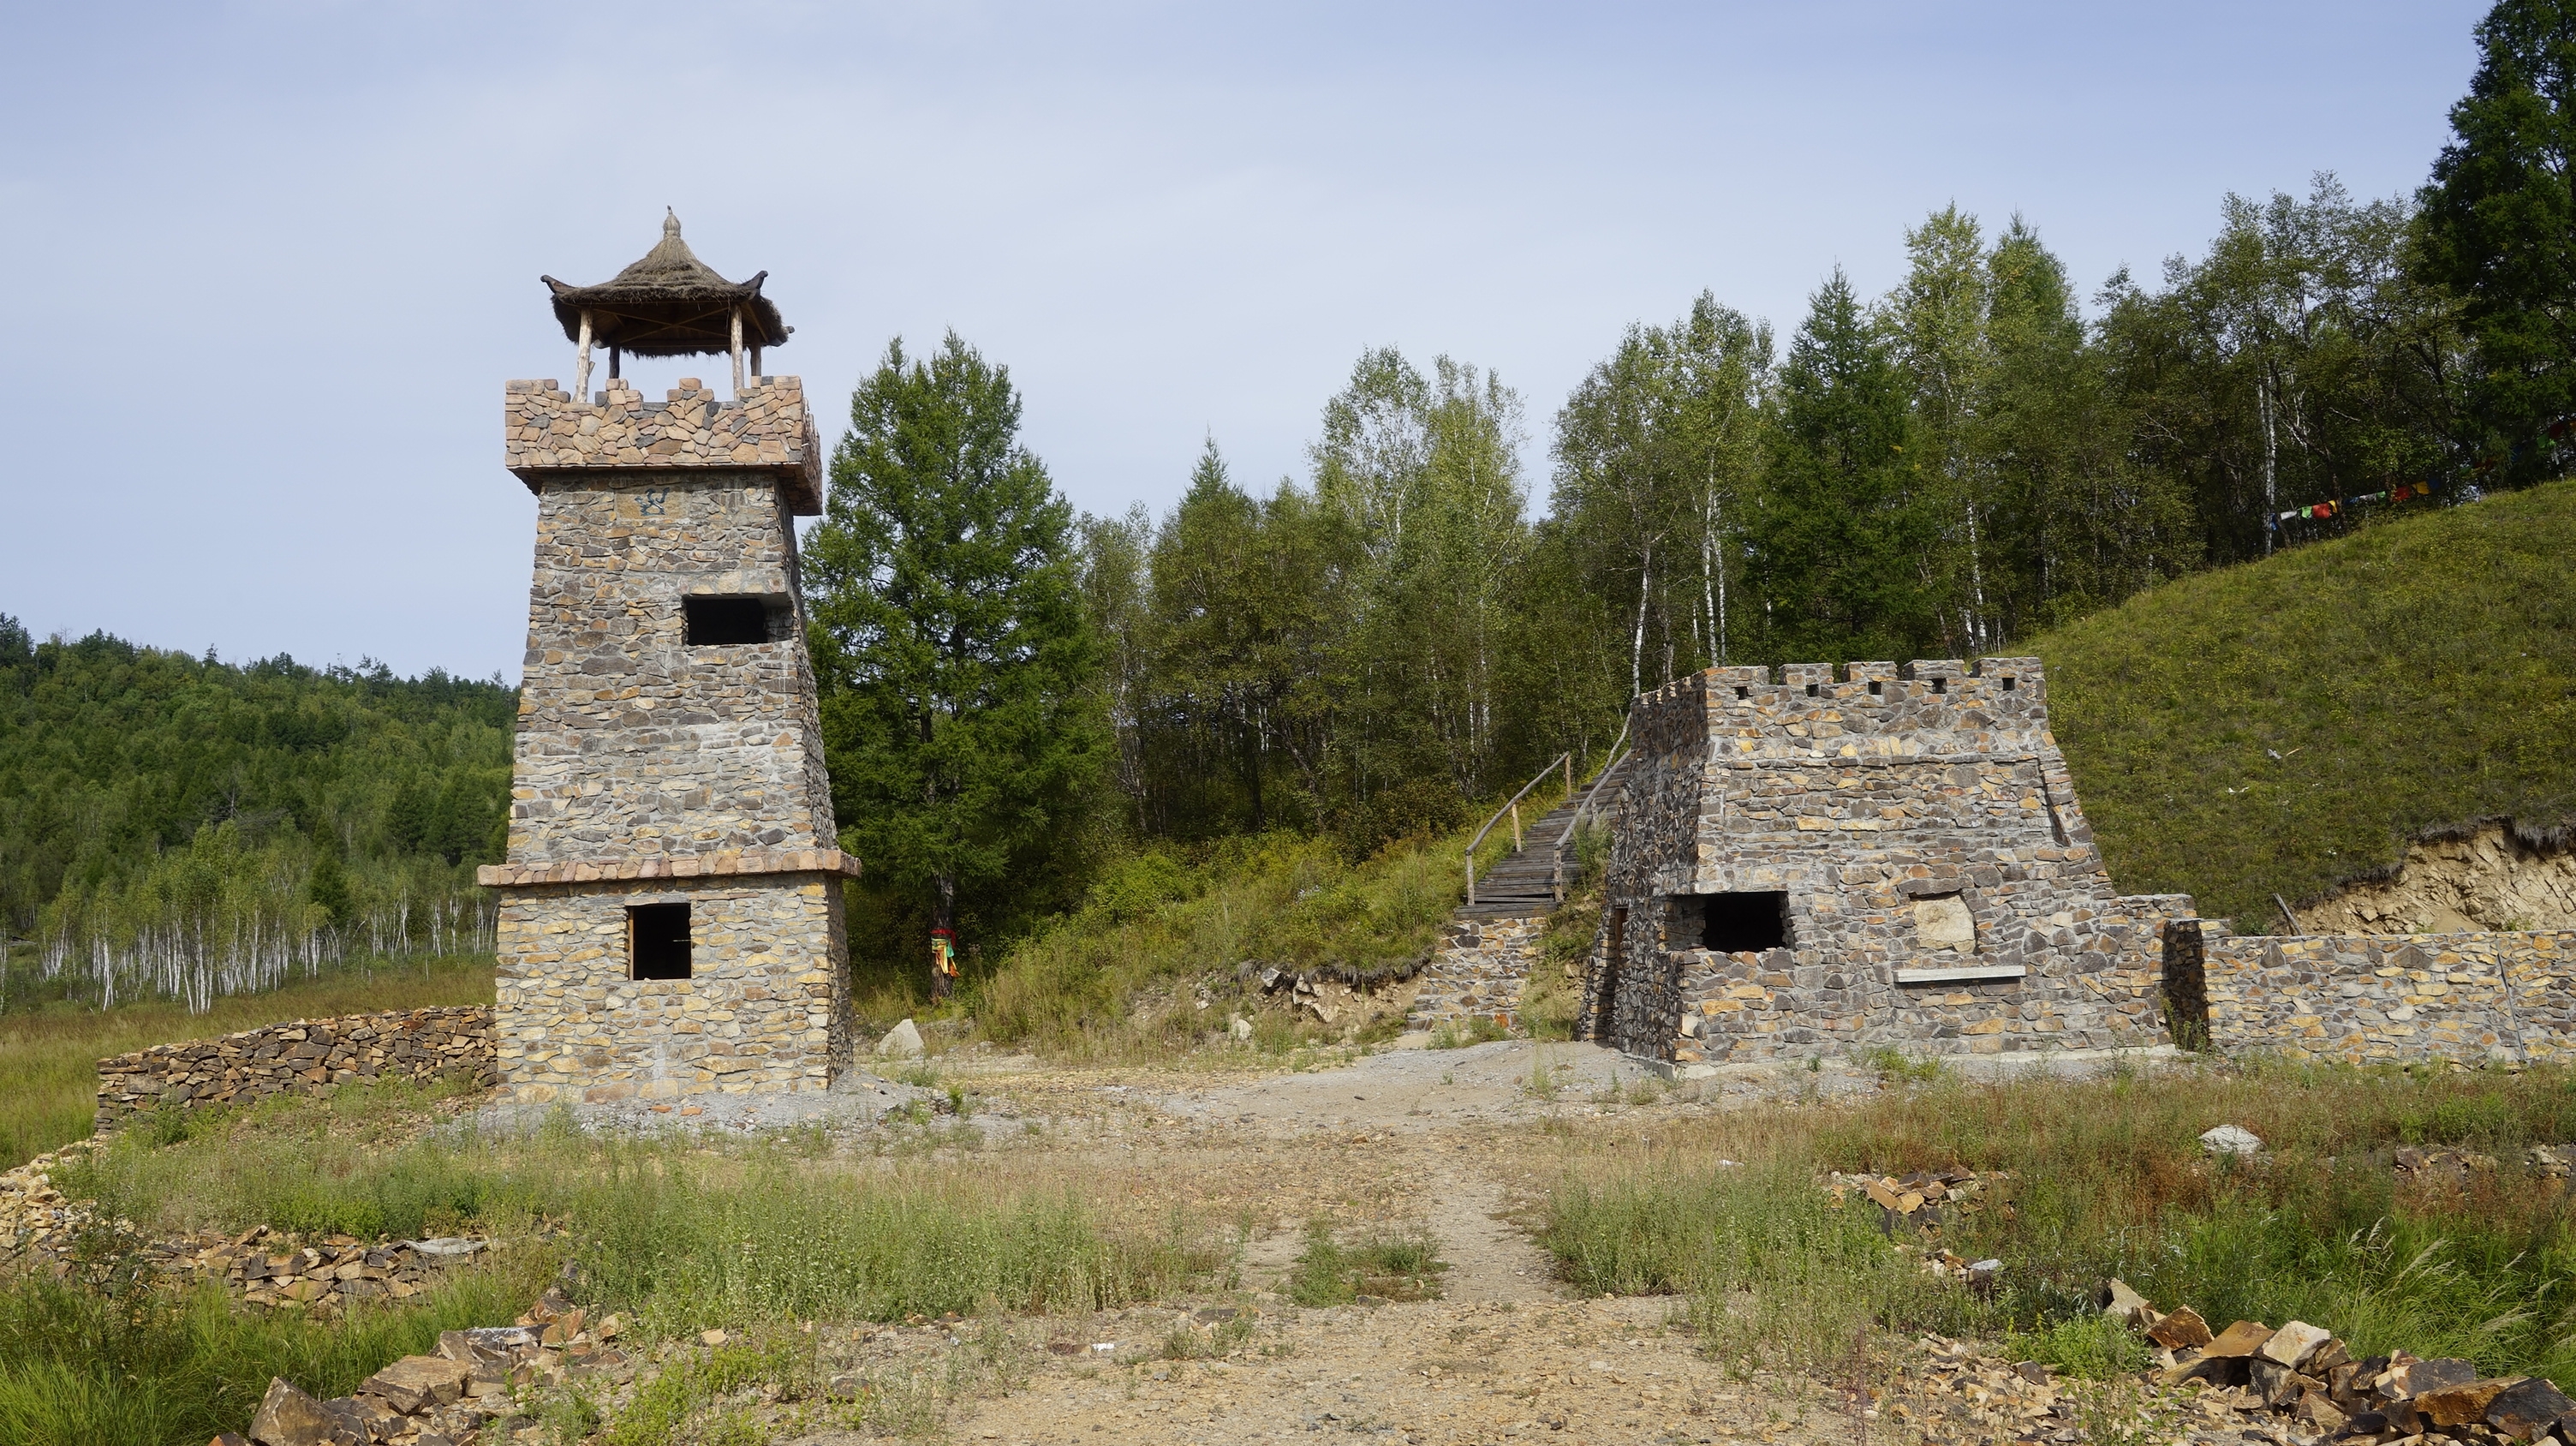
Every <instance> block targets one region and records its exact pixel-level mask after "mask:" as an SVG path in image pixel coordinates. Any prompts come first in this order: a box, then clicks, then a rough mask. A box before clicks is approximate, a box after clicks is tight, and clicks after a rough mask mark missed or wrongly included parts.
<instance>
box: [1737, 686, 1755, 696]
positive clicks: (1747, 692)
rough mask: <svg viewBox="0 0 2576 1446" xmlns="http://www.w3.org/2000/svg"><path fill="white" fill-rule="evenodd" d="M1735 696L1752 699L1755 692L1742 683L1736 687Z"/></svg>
mask: <svg viewBox="0 0 2576 1446" xmlns="http://www.w3.org/2000/svg"><path fill="white" fill-rule="evenodd" d="M1735 696H1736V697H1738V698H1750V697H1752V696H1753V690H1752V689H1750V688H1747V687H1745V686H1744V685H1743V684H1741V683H1738V684H1736V685H1735Z"/></svg>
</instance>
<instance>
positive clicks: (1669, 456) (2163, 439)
mask: <svg viewBox="0 0 2576 1446" xmlns="http://www.w3.org/2000/svg"><path fill="white" fill-rule="evenodd" d="M2219 220H2220V227H2219V233H2218V236H2217V238H2216V239H2215V240H2214V241H2213V242H2212V243H2211V244H2210V246H2209V248H2208V250H2207V251H2206V253H2204V254H2203V255H2201V256H2198V257H2177V258H2175V259H2173V260H2172V261H2170V262H2168V263H2166V265H2165V266H2164V268H2163V270H2162V273H2161V275H2160V277H2159V278H2158V279H2157V280H2156V282H2155V283H2154V284H2153V285H2147V284H2142V283H2140V282H2139V281H2137V280H2136V279H2134V278H2133V277H2131V276H2130V275H2129V274H2127V273H2126V272H2123V273H2121V274H2117V275H2114V276H2113V277H2111V278H2109V280H2108V281H2107V282H2106V283H2105V284H2104V285H2102V286H2101V287H2100V288H2098V289H2097V290H2096V291H2095V293H2094V295H2093V298H2092V299H2093V303H2094V304H2093V307H2092V309H2091V314H2090V315H2089V316H2088V315H2087V312H2086V309H2085V308H2084V307H2083V306H2082V305H2081V304H2080V298H2079V296H2078V292H2077V288H2076V286H2075V284H2074V283H2073V282H2072V280H2071V279H2070V278H2069V276H2068V275H2067V272H2066V268H2065V266H2064V264H2063V263H2062V262H2061V261H2060V260H2059V259H2058V258H2057V257H2056V256H2055V255H2054V254H2053V253H2052V252H2051V251H2050V250H2049V248H2048V247H2047V245H2046V244H2045V242H2044V241H2043V239H2042V237H2041V235H2040V233H2039V231H2038V230H2037V229H2036V228H2035V227H2034V226H2033V225H2031V224H2030V223H2028V222H2027V221H2025V220H2024V219H2022V218H2019V217H2015V218H2013V219H2012V220H2011V221H2010V222H2008V223H2007V224H2005V225H2004V226H2002V227H2001V228H1989V227H1987V226H1985V225H1984V224H1982V223H1981V221H1980V220H1979V218H1977V217H1974V216H1970V215H1967V214H1964V213H1962V212H1960V211H1958V210H1957V209H1955V208H1945V209H1943V210H1941V211H1938V212H1935V213H1933V214H1932V215H1929V216H1927V217H1925V218H1924V220H1923V221H1922V223H1921V224H1920V225H1918V226H1916V227H1913V228H1912V229H1910V230H1908V231H1907V232H1906V233H1905V234H1904V236H1903V245H1904V248H1905V253H1906V257H1907V261H1908V265H1907V270H1906V273H1905V276H1904V279H1903V280H1902V281H1900V282H1899V283H1898V284H1897V285H1896V286H1895V287H1894V288H1893V289H1892V290H1890V291H1889V292H1888V293H1887V294H1885V295H1883V296H1877V297H1866V296H1863V295H1861V294H1860V293H1859V292H1858V291H1857V290H1856V289H1855V288H1854V287H1853V285H1852V283H1851V281H1850V280H1849V279H1848V277H1846V276H1845V275H1843V274H1842V273H1840V272H1839V271H1837V272H1835V273H1833V274H1831V275H1829V276H1827V277H1826V278H1825V279H1824V281H1823V283H1822V284H1821V285H1820V286H1819V288H1818V289H1817V291H1816V292H1815V293H1814V296H1813V298H1812V301H1811V304H1810V306H1809V309H1808V311H1807V314H1806V315H1805V316H1804V317H1803V318H1801V319H1800V320H1799V323H1798V325H1797V327H1796V329H1795V330H1794V331H1793V332H1792V333H1791V334H1790V335H1789V336H1788V338H1787V339H1786V341H1785V343H1784V342H1781V341H1780V340H1778V339H1777V338H1776V337H1775V335H1774V333H1773V331H1772V329H1771V328H1770V327H1769V326H1768V325H1767V324H1766V323H1764V322H1761V321H1758V320H1755V319H1752V318H1749V317H1747V316H1745V315H1744V314H1742V313H1741V312H1738V311H1736V310H1734V309H1733V308H1730V307H1728V306H1727V305H1726V304H1725V303H1724V302H1723V301H1722V300H1721V299H1719V298H1718V297H1716V296H1715V295H1710V294H1704V295H1702V296H1700V297H1699V298H1698V299H1697V300H1695V301H1694V302H1692V303H1691V305H1690V306H1689V308H1688V309H1687V310H1686V311H1685V312H1684V313H1683V314H1681V315H1680V316H1677V317H1675V318H1673V319H1671V320H1670V321H1668V322H1664V323H1660V324H1645V325H1638V326H1635V327H1632V328H1631V329H1629V331H1628V332H1627V333H1626V334H1625V335H1624V336H1622V337H1620V338H1619V339H1618V341H1617V344H1616V345H1615V347H1613V348H1612V349H1611V351H1610V353H1609V355H1607V356H1606V357H1604V358H1603V359H1602V360H1600V361H1599V362H1598V363H1597V364H1596V365H1595V366H1594V367H1593V368H1592V369H1591V371H1590V374H1589V375H1587V376H1586V377H1585V378H1584V379H1583V381H1582V382H1581V384H1580V385H1579V386H1577V387H1576V388H1575V389H1574V391H1573V393H1572V395H1570V396H1569V397H1567V398H1566V399H1565V400H1564V401H1563V403H1562V404H1561V405H1559V406H1558V407H1557V408H1556V409H1555V412H1554V414H1553V416H1552V417H1550V418H1549V419H1548V420H1547V424H1546V426H1545V435H1544V437H1543V438H1537V439H1528V438H1526V436H1525V429H1526V427H1527V420H1526V408H1525V404H1524V403H1523V401H1522V399H1521V398H1520V397H1519V396H1518V395H1517V394H1516V393H1515V392H1514V391H1513V390H1512V389H1511V388H1510V387H1508V386H1506V385H1505V384H1504V383H1503V382H1502V381H1501V380H1499V379H1497V378H1496V377H1494V376H1493V375H1492V374H1491V373H1488V372H1482V371H1480V370H1479V369H1478V368H1477V367H1475V366H1473V365H1471V364H1468V363H1464V362H1459V361H1455V360H1452V359H1451V358H1448V357H1439V358H1435V359H1433V360H1432V361H1431V363H1430V364H1429V365H1428V366H1427V367H1422V366H1417V365H1415V364H1414V363H1412V362H1411V361H1409V360H1408V359H1407V358H1405V357H1403V356H1401V355H1399V354H1397V353H1396V352H1394V351H1372V352H1369V353H1368V354H1366V355H1364V356H1363V357H1361V358H1360V360H1359V363H1358V365H1357V366H1356V367H1355V368H1354V369H1353V372H1352V374H1351V377H1350V380H1349V383H1348V384H1347V385H1346V386H1345V387H1344V388H1343V389H1342V390H1341V391H1340V392H1339V393H1338V394H1336V395H1335V396H1333V397H1332V398H1331V399H1329V400H1328V401H1327V402H1326V403H1325V405H1324V407H1323V409H1322V419H1321V424H1320V427H1319V436H1318V438H1317V440H1316V441H1315V443H1314V444H1313V446H1312V448H1311V454H1310V461H1309V465H1308V469H1307V472H1306V475H1305V476H1303V477H1298V478H1291V479H1283V480H1282V481H1280V482H1279V483H1278V484H1276V485H1275V486H1273V487H1271V488H1268V489H1263V490H1254V489H1247V488H1245V487H1243V486H1241V485H1239V484H1238V483H1237V482H1236V481H1235V479H1234V478H1233V477H1232V476H1231V475H1230V474H1229V472H1228V469H1227V467H1226V464H1225V462H1224V460H1223V458H1222V456H1221V454H1220V452H1219V449H1218V445H1217V443H1216V442H1215V441H1213V440H1211V441H1210V442H1208V444H1207V446H1206V450H1205V453H1204V455H1203V456H1202V457H1201V458H1200V460H1199V463H1198V466H1197V469H1196V471H1195V472H1194V474H1193V475H1192V477H1191V479H1190V484H1189V487H1188V490H1187V492H1186V493H1185V494H1184V496H1183V497H1182V498H1181V500H1180V501H1179V502H1178V503H1177V504H1176V505H1175V506H1174V507H1172V508H1171V509H1170V510H1169V511H1168V512H1167V513H1165V514H1164V515H1162V516H1160V517H1155V516H1151V515H1149V514H1148V513H1146V512H1145V511H1144V510H1143V509H1142V508H1139V509H1136V510H1134V511H1131V512H1129V513H1128V514H1127V515H1126V516H1124V517H1120V518H1113V519H1085V520H1084V522H1083V523H1082V525H1081V527H1080V529H1079V543H1080V554H1081V559H1082V576H1083V580H1084V581H1083V585H1084V588H1085V592H1086V596H1087V598H1088V601H1089V604H1090V611H1091V614H1092V616H1093V618H1094V619H1095V621H1096V624H1097V626H1098V629H1099V632H1100V634H1101V637H1102V640H1103V648H1104V653H1105V657H1106V666H1105V668H1104V672H1103V678H1104V681H1103V684H1102V687H1103V690H1104V693H1105V695H1106V711H1107V714H1108V716H1109V718H1110V719H1111V720H1112V721H1113V723H1114V736H1115V740H1116V749H1115V780H1116V785H1117V791H1118V793H1119V795H1120V796H1121V798H1122V799H1123V801H1124V806H1125V808H1126V810H1127V816H1128V823H1129V826H1130V827H1131V828H1132V829H1133V830H1134V831H1135V832H1137V833H1138V834H1140V835H1144V836H1169V837H1179V838H1199V837H1207V836H1212V835H1217V834H1224V833H1231V832H1236V831H1241V830H1247V829H1251V830H1258V829H1261V828H1263V827H1267V826H1271V825H1274V824H1282V823H1284V824H1289V825H1292V826H1297V827H1309V828H1311V827H1327V828H1333V829H1337V830H1340V831H1343V832H1345V833H1347V834H1348V835H1350V836H1351V838H1352V839H1353V841H1354V842H1355V843H1357V844H1359V845H1361V846H1363V847H1365V846H1367V845H1368V844H1369V843H1370V842H1372V841H1374V840H1378V839H1381V838H1383V837H1385V836H1387V835H1388V834H1389V832H1390V831H1396V830H1402V829H1405V828H1413V827H1419V826H1421V824H1422V823H1423V821H1425V820H1429V821H1433V822H1439V821H1444V820H1454V819H1456V818H1457V817H1459V816H1460V815H1461V813H1462V811H1463V810H1464V808H1465V807H1466V801H1467V800H1471V799H1478V798H1483V797H1487V796H1490V795H1493V794H1495V793H1497V792H1500V791H1503V790H1507V789H1508V788H1510V787H1513V786H1516V785H1517V784H1518V782H1520V781H1521V780H1522V779H1523V778H1524V777H1526V776H1527V775H1528V774H1530V773H1531V772H1533V771H1534V770H1536V769H1537V768H1538V767H1540V766H1541V765H1542V764H1544V763H1545V762H1546V760H1548V759H1549V758H1551V757H1554V756H1555V755H1556V754H1557V753H1559V752H1560V751H1564V750H1568V749H1570V750H1572V751H1574V752H1575V753H1576V755H1577V756H1578V757H1587V758H1595V759H1597V757H1598V756H1599V753H1600V751H1601V750H1602V749H1603V748H1604V747H1605V746H1606V745H1607V744H1608V743H1609V741H1610V738H1611V735H1612V734H1614V733H1615V732H1616V731H1617V729H1618V727H1619V723H1620V720H1621V718H1622V717H1623V716H1624V714H1625V711H1626V703H1627V700H1628V699H1629V698H1630V697H1632V696H1634V694H1635V693H1636V692H1637V691H1639V690H1640V689H1643V688H1651V687H1654V686H1656V685H1657V684H1659V683H1662V682H1664V681H1665V680H1667V679H1670V678H1673V677H1676V676H1679V675H1681V674H1683V673H1687V672H1690V671H1693V670H1695V669H1698V668H1702V667H1706V666H1709V665H1711V664H1716V663H1777V662H1785V661H1846V660H1850V659H1854V658H1889V659H1906V658H1917V657H1966V656H1974V655H1978V654H1990V653H1997V652H2008V651H2011V650H2012V649H2015V648H2017V647H2019V646H2021V645H2022V644H2023V643H2024V641H2025V640H2026V639H2028V638H2029V637H2030V636H2031V635H2032V634H2034V633H2036V632H2038V631H2040V630H2042V629H2045V628H2048V627H2051V626H2054V625H2057V624H2060V623H2064V622H2067V621H2070V620H2072V619H2075V618H2078V617H2082V616H2084V615H2086V614H2088V613H2091V612H2094V611H2096V610H2098V609H2100V608H2103V607H2106V606H2108V605H2110V604H2113V603H2116V602H2118V601H2120V600H2121V599H2123V598H2126V597H2128V596H2130V595H2132V594H2135V593H2137V592H2139V591H2141V590H2142V589H2145V588H2148V587H2152V586H2154V585H2155V584H2156V583H2158V582H2159V581H2161V580H2163V579H2166V578H2170V577H2173V576H2176V575H2178V574H2181V573H2185V572H2190V571H2194V570H2197V569H2201V568H2206V567H2212V566H2219V565H2224V564H2227V563H2232V562H2238V561H2242V560H2245V559H2248V558H2254V557H2259V556H2262V555H2264V554H2265V553H2267V552H2270V551H2273V550H2275V549H2277V548H2280V547H2283V546H2289V545H2294V544H2296V543H2300V542H2305V541H2309V540H2313V539H2316V538H2318V537H2322V536H2327V535H2333V534H2338V533H2340V532H2343V531H2345V530H2348V529H2349V528H2351V527H2354V526H2359V525H2364V524H2366V523H2367V522H2368V521H2369V520H2370V519H2371V518H2373V517H2375V516H2381V515H2387V514H2389V513H2390V512H2391V511H2392V509H2394V510H2403V509H2407V508H2421V507H2425V506H2434V505H2440V504H2441V503H2443V502H2445V501H2451V500H2457V499H2461V498H2465V497H2470V496H2474V495H2476V494H2477V492H2478V491H2479V489H2480V488H2482V487H2490V486H2494V485H2498V484H2509V483H2511V482H2513V481H2517V480H2520V478H2519V477H2517V476H2511V475H2506V474H2504V473H2503V472H2502V469H2500V468H2498V467H2496V466H2494V465H2492V463H2491V462H2490V459H2489V458H2488V457H2487V456H2486V454H2484V453H2483V452H2481V450H2480V447H2481V443H2482V442H2483V440H2484V438H2483V437H2482V435H2481V433H2480V431H2479V428H2478V425H2477V423H2476V420H2475V417H2474V414H2473V404H2474V399H2473V398H2471V397H2469V396H2468V395H2467V394H2466V389H2465V388H2464V387H2463V386H2462V385H2461V379H2462V377H2463V376H2464V374H2465V373H2466V372H2467V370H2468V368H2469V367H2470V366H2471V361H2470V358H2471V356H2472V346H2471V341H2470V338H2469V337H2468V335H2467V334H2466V333H2465V331H2464V330H2463V328H2462V327H2461V325H2460V322H2459V306H2458V303H2457V301H2456V300H2455V299H2454V298H2453V297H2452V296H2451V295H2450V294H2449V293H2447V292H2445V291H2444V290H2442V289H2441V288H2439V287H2436V286H2433V285H2429V284H2427V283H2426V282H2424V281H2423V280H2422V279H2420V277H2419V275H2418V271H2419V270H2420V267H2419V266H2418V265H2417V264H2416V263H2415V260H2414V257H2413V254H2412V253H2413V252H2414V251H2415V249H2417V248H2418V247H2420V245H2421V238H2420V221H2421V213H2420V211H2419V209H2418V206H2417V204H2416V203H2414V202H2412V201H2408V200H2404V199H2390V200H2379V201H2369V202H2362V201H2356V200H2354V199H2353V198H2352V197H2351V196H2350V195H2348V194H2347V193H2346V191H2345V190H2344V188H2343V187H2342V186H2341V185H2340V184H2338V183H2337V182H2336V181H2335V180H2334V179H2333V178H2332V177H2331V176H2321V177H2319V178H2317V180H2316V182H2315V184H2314V185H2313V187H2312V188H2311V190H2310V191H2309V192H2308V194H2306V195H2305V196H2291V195H2286V194H2284V195H2274V196H2271V197H2268V198H2263V199H2260V200H2249V199H2245V198H2241V197H2234V196H2231V197H2228V198H2227V199H2226V200H2225V202H2224V203H2223V205H2222V207H2221V209H2220V216H2219ZM2542 437H2543V442H2544V445H2547V435H2546V433H2545V432H2544V433H2543V434H2542ZM1525 440H1530V441H1537V442H1540V443H1542V444H1543V454H1544V456H1545V457H1546V458H1547V460H1548V464H1549V472H1548V474H1547V475H1546V476H1545V477H1544V478H1536V477H1530V476H1525V475H1524V472H1523V466H1522V462H1521V458H1522V456H1523V455H1524V445H1523V444H1524V442H1525ZM1528 450H1530V451H1538V450H1540V449H1539V448H1535V447H1533V448H1530V449H1528ZM2533 460H2534V461H2535V462H2536V463H2537V464H2538V465H2534V466H2531V467H2528V468H2526V469H2524V470H2526V471H2528V472H2529V473H2530V474H2531V475H2545V474H2546V473H2547V472H2549V471H2551V470H2554V468H2555V458H2554V456H2542V457H2536V458H2534V459H2533ZM2482 464H2486V465H2482ZM1541 487H1544V489H1545V491H1544V496H1543V498H1541V497H1538V496H1534V495H1533V494H1535V493H1537V492H1538V491H1539V489H1540V488H1541ZM2400 489H2403V490H2404V491H2405V492H2407V493H2408V494H2409V495H2408V496H2406V497H2405V498H2403V499H2402V500H2399V499H2385V498H2384V499H2382V500H2378V501H2371V502H2363V501H2358V500H2356V499H2360V498H2364V497H2367V496H2373V495H2376V494H2382V493H2391V492H2395V491H2398V490H2400ZM2419 489H2420V491H2419ZM2319 503H2325V504H2332V506H2331V508H2330V509H2329V512H2328V515H2324V516H2313V517H2312V516H2304V515H2303V516H2301V517H2298V518H2295V519H2284V518H2283V517H2282V515H2281V514H2283V513H2284V512H2287V511H2290V510H2292V509H2293V508H2299V509H2308V510H2314V504H2319ZM1542 504H1543V507H1544V515H1541V516H1537V517H1533V516H1532V515H1531V514H1532V513H1533V512H1534V511H1537V510H1539V507H1540V505H1542Z"/></svg>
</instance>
